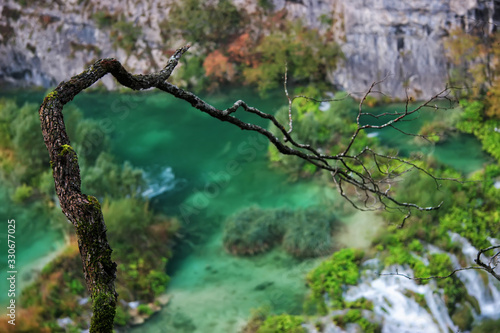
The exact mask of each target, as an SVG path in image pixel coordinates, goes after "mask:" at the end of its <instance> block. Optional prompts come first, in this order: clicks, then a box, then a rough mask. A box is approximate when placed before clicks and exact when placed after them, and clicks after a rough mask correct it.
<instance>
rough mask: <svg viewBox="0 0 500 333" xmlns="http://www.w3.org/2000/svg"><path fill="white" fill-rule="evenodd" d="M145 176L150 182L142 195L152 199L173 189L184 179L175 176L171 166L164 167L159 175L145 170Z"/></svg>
mask: <svg viewBox="0 0 500 333" xmlns="http://www.w3.org/2000/svg"><path fill="white" fill-rule="evenodd" d="M145 178H146V181H147V183H148V186H147V188H146V190H144V191H143V192H142V193H141V195H142V196H143V197H144V198H147V199H152V198H154V197H157V196H159V195H160V194H163V193H165V192H168V191H171V190H173V189H174V188H176V187H179V185H181V184H183V180H179V179H176V178H175V175H174V172H173V171H172V168H171V167H166V168H164V169H163V170H162V171H161V172H160V173H159V174H158V175H156V176H155V175H154V173H153V172H145Z"/></svg>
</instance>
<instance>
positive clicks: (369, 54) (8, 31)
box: [0, 0, 500, 97]
mask: <svg viewBox="0 0 500 333" xmlns="http://www.w3.org/2000/svg"><path fill="white" fill-rule="evenodd" d="M233 2H234V3H235V4H236V5H237V6H239V7H241V8H245V9H246V10H252V8H255V6H256V5H255V2H254V1H250V0H233ZM274 7H275V10H280V9H283V8H284V7H286V9H287V11H288V14H287V18H288V19H296V18H302V19H304V21H305V22H307V24H309V25H311V26H315V27H318V26H320V22H329V23H328V24H329V27H327V29H328V28H329V29H331V30H332V31H333V32H334V34H335V36H336V38H337V40H338V41H339V42H340V43H341V45H342V50H343V52H344V54H345V56H346V58H345V61H344V62H343V63H342V64H340V66H339V67H338V68H337V70H335V71H334V72H333V73H332V75H331V81H332V82H333V83H335V84H336V85H337V86H338V87H340V88H342V89H345V90H347V91H350V92H361V91H364V90H366V89H367V87H368V86H369V85H370V84H371V82H373V81H374V80H378V79H381V78H383V77H384V76H385V75H387V74H391V75H392V77H391V79H389V80H387V81H386V82H385V83H384V86H383V88H384V92H386V93H388V94H390V95H391V96H393V97H403V96H404V94H405V92H404V88H403V87H404V86H405V85H406V86H408V87H410V88H411V93H412V94H415V95H418V96H419V97H426V96H429V95H431V94H433V93H435V92H436V91H438V90H440V89H442V88H443V87H444V85H445V83H446V78H447V71H448V68H447V66H448V65H447V62H446V58H445V55H444V48H443V37H444V36H446V35H447V34H448V33H449V31H450V30H451V29H453V28H455V27H461V28H464V29H466V28H467V26H468V25H470V24H477V22H486V23H487V22H493V21H498V19H499V16H500V2H499V1H498V0H441V1H437V0H412V1H401V0H376V1H369V0H323V1H320V0H302V1H301V0H295V1H283V0H275V1H274ZM0 10H1V20H0V82H1V83H2V84H3V85H11V86H31V85H38V86H44V87H48V86H51V85H55V84H57V83H58V82H60V81H61V80H65V79H68V78H69V77H70V76H72V75H74V74H76V73H78V72H80V71H81V70H82V69H83V68H84V67H85V65H87V64H89V63H90V62H92V61H93V60H95V59H97V58H100V57H116V58H118V59H119V60H120V61H122V62H123V63H124V65H125V66H126V67H128V68H129V69H130V70H131V71H134V72H149V71H151V70H152V69H158V67H159V66H161V64H164V63H165V62H166V59H167V58H168V55H169V50H168V48H175V47H176V46H179V45H180V44H181V43H182V41H175V40H174V41H169V42H167V41H166V38H167V37H168V36H165V34H162V22H165V20H167V19H168V11H169V10H168V1H167V2H165V1H161V0H148V1H136V0H127V1H120V2H112V1H108V0H69V1H59V0H57V1H47V0H46V1H41V0H38V1H31V2H29V1H26V0H16V1H14V0H4V1H2V2H1V3H0ZM107 15H108V16H107ZM109 15H112V17H113V18H120V19H121V20H123V21H124V22H128V23H127V24H128V25H126V24H125V25H122V26H119V27H118V28H115V29H114V30H113V29H111V28H110V27H109V26H108V24H109V22H108V21H107V20H108V19H110V17H109ZM321 27H322V29H325V26H324V23H322V24H321ZM493 28H494V25H492V24H485V29H490V30H491V29H493ZM127 29H128V30H127ZM130 29H134V30H135V33H134V34H135V35H134V36H135V37H134V38H128V37H127V36H128V35H127V34H130V31H131V30H130ZM125 42H127V43H129V44H127V43H125ZM130 43H132V44H133V47H134V50H133V52H128V51H127V47H129V46H130ZM104 84H105V85H106V87H107V88H110V89H111V88H113V87H114V86H115V84H114V83H113V81H112V80H111V79H109V78H108V80H105V81H104Z"/></svg>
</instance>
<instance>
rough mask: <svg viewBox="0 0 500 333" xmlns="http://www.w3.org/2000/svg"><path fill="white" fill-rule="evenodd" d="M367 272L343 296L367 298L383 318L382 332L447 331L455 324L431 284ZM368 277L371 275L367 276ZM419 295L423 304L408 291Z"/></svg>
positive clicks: (392, 269)
mask: <svg viewBox="0 0 500 333" xmlns="http://www.w3.org/2000/svg"><path fill="white" fill-rule="evenodd" d="M385 271H387V272H396V271H397V272H399V273H400V274H405V275H410V276H411V275H412V274H413V273H412V271H411V270H410V269H408V268H405V267H401V266H391V267H388V268H387V269H386V270H385ZM364 274H368V276H366V277H365V278H364V279H363V280H365V281H362V282H361V283H360V284H358V285H356V286H353V287H351V288H349V289H348V290H347V292H346V293H345V299H346V300H348V301H354V300H356V299H359V298H361V297H364V298H366V299H368V300H371V301H372V302H373V305H374V309H373V311H374V312H375V314H376V315H377V316H380V317H381V318H383V321H382V325H383V326H382V332H383V333H399V332H401V333H424V332H425V333H434V332H435V333H441V332H443V333H447V332H449V330H450V329H451V330H452V331H456V330H457V327H456V326H455V325H454V324H453V322H452V321H451V318H450V317H449V315H448V310H447V308H446V305H445V304H444V301H443V299H442V297H441V294H440V293H436V292H435V289H436V286H435V283H434V282H433V281H431V282H430V283H429V284H427V285H417V284H416V283H415V282H414V281H412V280H409V279H406V278H404V277H401V276H380V275H379V274H378V273H376V272H375V271H371V270H365V271H364ZM370 276H371V278H370ZM414 293H417V294H421V295H423V297H424V299H425V302H426V306H427V308H428V310H427V309H425V308H424V307H423V306H421V305H420V304H418V303H417V302H416V301H415V300H414V298H413V297H412V296H411V294H414Z"/></svg>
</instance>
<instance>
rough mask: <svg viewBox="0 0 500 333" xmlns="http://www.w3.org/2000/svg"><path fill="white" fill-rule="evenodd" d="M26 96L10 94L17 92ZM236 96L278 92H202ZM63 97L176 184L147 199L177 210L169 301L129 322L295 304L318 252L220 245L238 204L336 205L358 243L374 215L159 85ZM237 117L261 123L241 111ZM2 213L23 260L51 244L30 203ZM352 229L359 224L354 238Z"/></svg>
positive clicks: (131, 156)
mask: <svg viewBox="0 0 500 333" xmlns="http://www.w3.org/2000/svg"><path fill="white" fill-rule="evenodd" d="M35 97H36V98H35ZM35 97H34V95H29V96H25V95H23V94H19V98H22V99H25V100H29V99H30V98H31V99H37V98H38V96H35ZM240 98H242V99H245V100H246V101H247V102H248V103H249V104H251V105H253V106H256V107H259V108H260V109H261V110H262V111H265V112H268V113H272V112H274V111H276V109H277V108H278V107H280V106H282V105H283V104H286V103H287V101H286V99H285V98H284V96H283V94H282V93H281V92H280V93H277V94H275V95H272V96H271V97H270V98H268V99H265V100H262V99H260V98H259V97H258V96H256V95H255V94H254V93H252V92H250V91H248V90H237V89H235V90H232V91H230V92H228V93H227V94H226V95H222V94H221V95H212V96H207V99H208V100H209V101H210V102H211V103H213V104H215V105H216V106H218V107H221V108H225V107H228V106H229V105H231V103H232V102H234V101H235V100H237V99H240ZM40 100H41V99H40ZM72 103H74V104H75V105H77V106H78V107H79V108H80V109H81V110H82V111H83V112H84V114H85V116H86V117H91V118H94V119H96V120H98V121H100V122H101V124H102V125H103V126H104V127H105V128H106V134H108V135H110V136H111V138H112V152H113V153H114V154H115V155H116V157H117V159H118V160H119V161H125V160H128V161H130V162H131V163H132V164H133V165H134V166H138V167H141V168H143V169H144V170H146V171H148V172H151V173H152V174H155V173H156V174H158V173H159V172H160V171H162V170H164V169H165V168H167V167H170V168H171V170H172V173H173V174H174V175H175V180H174V182H176V187H175V188H174V189H173V190H171V191H168V192H166V193H164V194H162V195H160V196H158V197H155V198H153V199H152V200H151V202H152V205H153V206H154V207H155V209H157V210H161V211H164V212H165V213H166V214H169V215H178V216H180V217H181V218H182V219H183V222H184V224H185V239H186V240H187V241H185V242H183V243H180V244H179V246H178V247H177V248H176V249H174V254H175V256H174V259H173V260H172V261H171V262H170V263H169V266H168V271H169V274H170V275H171V276H172V279H171V282H170V284H169V288H168V293H169V294H170V295H171V296H172V298H171V301H170V303H169V305H168V306H167V307H165V308H164V309H163V310H162V311H161V312H160V313H159V314H157V315H156V316H154V317H153V318H152V319H151V320H150V321H148V322H147V323H146V324H145V325H144V326H141V327H139V328H137V329H134V332H145V331H147V332H153V333H154V332H235V331H237V328H238V327H240V326H241V325H242V324H243V323H244V322H245V321H246V320H247V319H248V317H249V315H250V310H251V309H253V308H257V307H260V306H262V305H267V306H269V307H270V309H271V311H272V312H275V313H280V312H284V311H286V312H290V313H299V312H300V311H301V304H302V299H303V297H304V295H305V293H306V288H305V286H304V281H305V280H304V278H305V274H306V272H307V271H309V270H310V269H311V268H312V267H314V265H316V264H317V262H318V261H317V260H306V261H298V260H296V259H293V258H292V257H290V256H289V255H287V254H286V253H284V252H283V251H281V250H280V249H279V248H276V249H274V250H273V251H271V252H270V253H267V254H264V255H260V256H256V257H251V258H237V257H234V256H231V255H228V254H227V253H225V251H224V249H223V247H222V241H221V237H222V233H221V231H222V225H223V222H224V220H225V218H226V217H227V216H229V215H230V214H233V213H234V212H236V211H238V210H239V209H241V208H243V207H248V206H250V205H259V206H261V207H268V208H272V207H284V206H287V207H292V208H295V207H306V206H311V205H318V204H323V205H328V206H334V207H339V218H340V219H341V220H342V222H344V223H345V225H346V227H345V229H344V230H343V232H342V233H341V234H339V235H337V237H336V238H337V240H338V242H339V244H343V245H347V244H350V245H352V244H353V242H354V241H356V242H357V243H356V244H355V245H357V246H360V247H363V246H366V245H367V244H368V243H369V238H370V237H371V236H372V235H373V234H374V233H375V232H376V230H377V229H378V227H379V226H380V225H383V222H382V221H380V220H378V219H376V218H375V217H374V216H373V215H369V214H365V213H360V212H357V213H355V214H352V211H351V212H349V211H347V210H345V209H344V208H343V207H344V202H343V201H341V200H340V199H339V198H338V195H337V194H336V191H335V190H334V189H332V188H330V187H325V186H324V184H317V183H314V182H310V181H305V182H297V183H290V182H288V181H287V176H286V175H284V174H282V173H280V172H279V171H278V170H273V169H270V168H269V167H268V163H267V162H266V158H265V154H266V150H267V145H266V144H265V143H263V141H261V139H260V137H259V136H257V134H255V133H249V132H245V131H241V130H239V129H237V128H235V127H234V126H232V125H230V124H227V123H222V122H220V121H218V120H216V119H213V118H210V117H208V116H206V115H204V114H201V113H200V112H199V111H197V110H194V109H192V108H191V107H190V105H189V104H187V103H185V102H182V101H178V100H175V99H174V98H172V97H170V96H167V95H165V94H155V93H141V94H131V95H130V94H121V95H120V94H116V93H99V94H97V93H88V94H81V95H80V96H78V97H77V98H76V99H75V100H74V101H73V102H72ZM242 118H243V119H244V120H246V121H256V122H257V123H259V124H263V122H262V121H261V120H258V119H257V120H256V119H255V118H254V117H253V116H251V115H244V116H243V117H242ZM380 138H381V139H382V141H384V142H387V143H388V144H391V145H395V146H397V147H399V148H400V150H401V153H402V154H407V153H408V152H409V151H411V150H414V149H419V148H418V147H417V146H415V145H413V144H411V143H410V142H408V139H407V138H404V137H402V138H401V137H397V133H396V134H394V133H392V134H391V133H381V134H380ZM89 139H91V138H89ZM433 153H434V154H435V155H436V156H437V157H438V159H440V160H442V161H444V162H445V163H450V164H453V165H456V166H458V167H459V168H460V169H461V170H463V171H464V172H469V171H473V170H475V169H477V168H479V167H480V166H481V165H482V163H484V161H485V158H486V157H485V155H484V154H483V153H481V151H480V146H479V144H478V143H477V142H476V141H475V140H474V139H473V138H471V137H466V136H458V137H456V138H451V139H450V140H449V141H448V142H447V143H446V144H445V145H442V146H437V147H436V148H435V150H434V152H433ZM3 202H5V201H3ZM10 209H14V210H10ZM12 214H14V215H16V220H18V219H19V220H21V221H22V223H23V228H25V231H23V235H24V234H26V236H25V237H26V238H25V240H24V241H25V242H26V243H25V245H23V246H22V249H20V250H19V251H20V253H19V256H20V258H19V260H20V261H21V262H22V263H23V265H28V264H33V263H36V262H38V261H39V260H41V258H42V257H44V256H46V255H47V254H49V253H51V252H53V251H54V250H56V249H57V247H58V246H57V244H59V243H58V242H57V240H60V239H61V237H60V235H58V234H57V233H56V232H54V231H51V230H52V229H51V228H50V227H48V226H47V221H44V220H43V218H41V217H39V216H37V215H36V212H34V211H32V209H31V208H30V207H21V208H11V206H10V205H9V206H8V209H4V210H2V214H1V216H2V217H4V216H5V217H7V216H10V215H12ZM4 219H5V218H4ZM5 222H6V221H5ZM360 230H363V231H366V232H365V234H364V235H363V237H361V238H360V237H359V231H360ZM0 234H1V232H0ZM20 247H21V246H20ZM21 252H22V253H23V254H21ZM2 280H5V279H3V278H2Z"/></svg>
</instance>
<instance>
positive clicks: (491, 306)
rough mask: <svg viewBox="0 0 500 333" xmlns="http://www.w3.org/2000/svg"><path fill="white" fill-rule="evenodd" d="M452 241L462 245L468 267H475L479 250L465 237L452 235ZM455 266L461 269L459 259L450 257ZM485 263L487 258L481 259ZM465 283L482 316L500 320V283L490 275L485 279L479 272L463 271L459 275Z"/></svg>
mask: <svg viewBox="0 0 500 333" xmlns="http://www.w3.org/2000/svg"><path fill="white" fill-rule="evenodd" d="M450 236H451V239H452V240H453V241H455V242H459V243H460V244H462V252H463V254H464V255H465V257H466V259H467V265H474V266H476V265H475V264H474V259H475V258H476V257H477V253H478V250H477V249H476V248H475V247H474V246H472V244H471V243H469V241H468V240H467V239H465V238H464V237H462V236H460V235H458V234H455V233H450ZM450 258H451V260H452V262H453V265H454V266H456V267H459V266H460V265H459V263H458V259H457V258H456V256H454V255H450ZM481 258H482V259H483V260H484V261H487V259H485V258H486V257H484V256H482V257H481ZM457 276H458V278H459V279H460V280H461V281H462V282H463V284H464V285H465V287H466V288H467V291H468V292H469V295H471V296H473V297H474V298H476V300H477V302H478V303H479V308H480V309H481V313H480V316H481V317H488V318H495V319H496V318H500V310H499V308H500V283H499V282H498V281H497V280H495V279H494V278H493V277H492V276H490V275H489V274H486V276H487V277H486V278H485V277H483V276H482V275H481V274H480V273H479V271H477V270H466V271H461V272H459V273H458V274H457Z"/></svg>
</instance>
